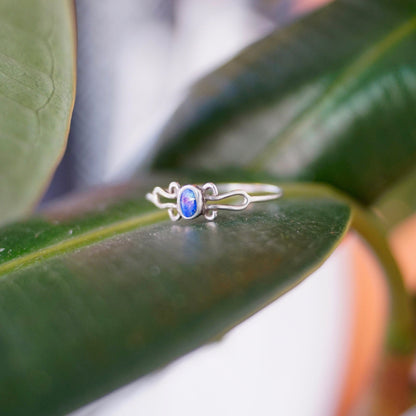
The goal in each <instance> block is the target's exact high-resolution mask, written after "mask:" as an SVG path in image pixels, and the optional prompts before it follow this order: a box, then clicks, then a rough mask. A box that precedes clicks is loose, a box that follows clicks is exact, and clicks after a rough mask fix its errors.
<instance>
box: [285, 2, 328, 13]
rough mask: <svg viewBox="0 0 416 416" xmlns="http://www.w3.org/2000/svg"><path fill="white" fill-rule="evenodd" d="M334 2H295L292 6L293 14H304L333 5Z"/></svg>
mask: <svg viewBox="0 0 416 416" xmlns="http://www.w3.org/2000/svg"><path fill="white" fill-rule="evenodd" d="M331 1H332V0H294V1H293V4H292V12H293V13H294V14H297V13H299V14H304V13H307V12H310V11H312V10H313V9H317V8H318V7H321V6H324V5H325V4H328V3H331Z"/></svg>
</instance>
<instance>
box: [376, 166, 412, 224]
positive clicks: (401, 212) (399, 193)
mask: <svg viewBox="0 0 416 416" xmlns="http://www.w3.org/2000/svg"><path fill="white" fill-rule="evenodd" d="M374 210H375V211H376V212H377V214H378V215H379V216H380V217H381V218H383V220H384V222H385V223H386V224H387V226H388V227H389V228H393V227H394V226H395V225H397V224H399V223H400V222H401V221H403V220H404V219H406V218H408V217H410V216H411V215H412V214H414V213H415V212H416V170H413V171H412V172H411V173H410V174H408V175H406V176H405V177H404V178H403V179H402V180H401V181H400V182H398V183H397V184H396V185H395V186H394V187H392V188H391V189H389V190H388V191H387V192H385V193H384V194H383V195H381V197H380V198H379V199H378V200H377V201H375V203H374Z"/></svg>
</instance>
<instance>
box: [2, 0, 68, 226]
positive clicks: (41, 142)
mask: <svg viewBox="0 0 416 416" xmlns="http://www.w3.org/2000/svg"><path fill="white" fill-rule="evenodd" d="M74 24H75V23H74V9H73V3H72V1H70V0H58V1H40V0H39V1H37V0H19V1H15V0H3V1H1V2H0V34H1V36H0V222H6V221H9V220H12V219H15V218H17V217H19V216H21V215H23V214H25V213H27V212H28V211H29V210H30V209H31V208H32V207H33V205H34V204H35V203H36V201H37V200H38V199H39V198H40V196H41V194H42V192H43V191H44V189H45V187H46V186H47V184H48V181H49V180H50V177H51V175H52V174H53V171H54V169H55V168H56V166H57V164H58V162H59V160H60V158H61V156H62V154H63V151H64V148H65V143H66V137H67V134H68V128H69V119H70V114H71V111H72V105H73V100H74V88H75V80H74V77H75V26H74Z"/></svg>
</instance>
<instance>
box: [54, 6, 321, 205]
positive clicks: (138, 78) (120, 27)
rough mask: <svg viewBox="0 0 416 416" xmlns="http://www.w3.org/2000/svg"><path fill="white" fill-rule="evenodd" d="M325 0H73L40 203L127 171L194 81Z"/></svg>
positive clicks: (138, 160) (140, 161)
mask: <svg viewBox="0 0 416 416" xmlns="http://www.w3.org/2000/svg"><path fill="white" fill-rule="evenodd" d="M327 2H328V0H140V1H136V0H119V1H117V2H114V1H111V0H88V1H87V0H78V1H76V2H75V3H76V8H77V26H78V80H77V96H76V102H75V108H74V113H73V118H72V124H71V130H70V136H69V141H68V150H67V152H66V154H65V157H64V160H63V161H62V163H61V165H60V167H59V169H58V171H57V173H56V175H55V178H54V180H53V182H52V184H51V187H50V189H49V192H48V193H47V195H46V200H49V199H51V198H55V197H57V196H61V195H62V194H65V193H67V192H70V191H74V190H80V189H85V188H88V187H90V186H93V185H100V184H103V183H108V182H114V181H119V180H121V179H124V178H127V177H128V176H129V175H130V174H131V173H132V170H133V169H136V168H137V166H140V165H142V166H143V167H144V166H145V165H146V163H145V162H146V155H147V154H148V151H149V149H150V148H151V146H152V143H153V142H154V140H155V139H156V137H157V134H158V132H159V131H160V130H161V127H162V126H163V124H164V123H165V122H166V120H167V119H168V117H169V116H170V115H171V114H172V112H173V110H174V109H175V107H176V106H177V105H178V104H179V102H180V101H181V99H182V98H183V97H184V96H185V94H186V91H187V88H188V87H189V86H190V85H191V84H192V83H193V82H194V81H195V80H197V79H198V78H200V77H201V76H203V75H204V74H206V73H208V72H209V71H211V70H212V69H214V68H216V67H217V66H219V65H220V64H222V63H223V62H225V61H227V60H228V59H230V58H231V57H232V56H233V55H234V54H236V53H237V52H238V51H240V50H241V49H242V48H244V47H245V46H247V45H248V44H250V43H252V42H254V41H255V40H257V39H259V38H261V37H263V36H265V35H266V34H267V33H269V32H271V31H272V30H273V29H275V28H276V27H277V26H279V25H284V24H285V23H286V22H288V21H291V20H293V19H295V18H297V17H299V16H300V15H302V14H304V13H307V12H308V11H310V10H311V9H313V8H315V7H318V6H319V5H320V4H324V3H327Z"/></svg>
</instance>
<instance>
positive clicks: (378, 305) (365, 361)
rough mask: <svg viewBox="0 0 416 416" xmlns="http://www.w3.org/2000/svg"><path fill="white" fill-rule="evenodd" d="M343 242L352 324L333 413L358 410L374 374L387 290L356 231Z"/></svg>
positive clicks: (343, 415)
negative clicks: (348, 268) (349, 265)
mask: <svg viewBox="0 0 416 416" xmlns="http://www.w3.org/2000/svg"><path fill="white" fill-rule="evenodd" d="M343 244H347V245H348V246H349V249H350V252H351V257H352V261H353V276H351V278H352V279H353V281H352V286H353V297H352V299H353V305H352V313H353V319H352V328H351V334H352V335H351V344H350V352H349V359H348V361H347V366H346V374H345V379H344V387H343V389H342V391H341V397H340V401H339V406H338V409H337V412H336V415H337V416H347V415H355V414H359V413H361V412H362V407H363V406H365V405H366V404H367V403H366V400H365V397H366V396H367V395H368V393H369V389H370V387H371V384H372V382H373V381H374V377H375V374H376V370H377V367H378V364H379V362H380V357H381V353H382V347H383V345H384V337H385V330H386V323H387V317H388V293H387V285H386V283H385V279H384V275H383V271H382V269H381V267H380V265H379V264H378V262H377V260H376V258H375V256H374V255H373V253H372V252H371V250H370V249H369V248H368V246H367V245H366V243H364V242H363V241H362V240H361V239H360V238H359V237H358V236H357V235H356V234H353V233H350V234H349V235H348V237H347V239H346V241H345V242H344V243H343Z"/></svg>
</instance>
